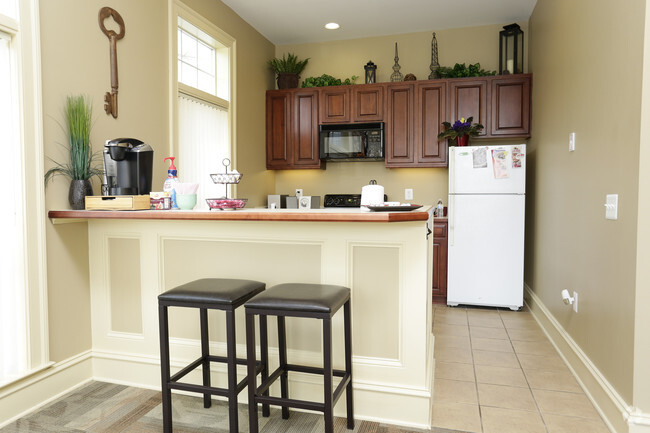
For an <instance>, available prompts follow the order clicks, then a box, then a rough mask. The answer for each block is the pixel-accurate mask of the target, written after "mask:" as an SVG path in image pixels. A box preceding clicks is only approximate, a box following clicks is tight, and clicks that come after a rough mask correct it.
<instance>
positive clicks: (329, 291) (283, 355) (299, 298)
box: [244, 284, 354, 433]
mask: <svg viewBox="0 0 650 433" xmlns="http://www.w3.org/2000/svg"><path fill="white" fill-rule="evenodd" d="M341 306H343V310H344V333H345V371H342V370H334V369H333V368H332V317H333V316H334V314H335V313H336V312H337V311H338V310H339V309H340V308H341ZM244 308H245V310H246V350H247V360H248V412H249V418H250V426H249V429H250V430H249V431H250V432H251V433H258V431H259V427H258V415H257V404H258V403H262V404H271V405H275V406H282V418H283V419H288V418H289V408H290V407H295V408H299V409H307V410H313V411H318V412H323V414H324V418H325V432H326V433H332V432H333V431H334V414H333V409H334V405H335V404H336V402H337V401H338V399H339V397H340V396H341V394H342V393H343V390H344V389H345V390H346V400H347V427H348V429H353V428H354V414H353V408H352V335H351V327H350V314H351V313H350V289H348V288H347V287H342V286H333V285H324V284H279V285H277V286H273V287H271V288H269V289H268V290H265V291H264V292H263V293H260V294H259V295H257V296H255V297H254V298H253V299H251V300H250V301H248V302H246V303H245V304H244ZM256 315H259V316H260V319H261V318H263V317H265V316H276V317H277V321H278V352H279V358H280V363H279V367H278V368H277V369H276V370H275V371H274V372H273V373H270V372H269V374H268V377H264V376H263V377H262V382H261V384H260V386H259V387H257V386H256V377H255V374H254V372H255V329H254V318H255V316H256ZM285 317H311V318H315V319H322V321H323V368H318V367H309V366H303V365H296V364H289V363H287V339H286V328H285ZM263 332H266V330H264V331H262V330H260V340H262V341H261V342H263V341H264V340H265V339H266V336H265V335H264V334H262V333H263ZM264 350H267V348H262V351H264ZM262 356H265V355H262ZM266 359H268V357H267V358H266ZM289 371H296V372H302V373H311V374H320V375H323V379H324V402H323V403H319V402H312V401H305V400H295V399H291V398H289V384H288V382H289V380H288V372H289ZM332 376H337V377H341V378H342V379H341V382H340V383H339V384H338V386H337V387H336V389H334V390H333V386H332ZM278 377H279V378H280V394H281V397H272V396H269V395H268V390H269V387H270V386H271V384H272V383H273V382H274V381H275V380H276V379H278Z"/></svg>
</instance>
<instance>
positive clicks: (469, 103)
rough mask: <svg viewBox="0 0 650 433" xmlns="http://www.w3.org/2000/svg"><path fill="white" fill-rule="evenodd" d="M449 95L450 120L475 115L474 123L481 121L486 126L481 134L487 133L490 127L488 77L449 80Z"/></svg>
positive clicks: (452, 121)
mask: <svg viewBox="0 0 650 433" xmlns="http://www.w3.org/2000/svg"><path fill="white" fill-rule="evenodd" d="M449 96H450V100H449V111H450V116H449V117H450V119H449V122H451V123H454V122H455V121H456V120H459V119H461V118H465V119H467V118H468V117H473V118H474V119H473V122H474V123H480V124H481V125H483V127H484V128H483V130H482V131H481V133H480V134H479V136H484V135H487V133H488V129H489V128H490V125H489V123H488V118H487V101H488V86H487V79H484V80H475V79H465V78H460V79H453V80H449Z"/></svg>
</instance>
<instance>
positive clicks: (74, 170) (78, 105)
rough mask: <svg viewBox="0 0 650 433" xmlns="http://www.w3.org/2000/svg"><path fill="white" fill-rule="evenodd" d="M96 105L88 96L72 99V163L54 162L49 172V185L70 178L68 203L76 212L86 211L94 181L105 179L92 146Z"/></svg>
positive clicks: (69, 101) (67, 110)
mask: <svg viewBox="0 0 650 433" xmlns="http://www.w3.org/2000/svg"><path fill="white" fill-rule="evenodd" d="M92 114H93V110H92V105H91V103H90V101H88V100H87V98H86V97H84V96H68V97H67V98H66V104H65V123H66V133H67V135H68V143H67V146H64V147H66V148H67V151H68V161H66V162H65V163H60V162H56V161H54V160H52V159H51V158H50V160H51V161H52V162H54V164H55V165H54V167H52V168H50V169H49V170H47V172H46V173H45V185H46V186H47V184H48V182H49V181H50V180H51V179H53V178H54V177H55V176H59V175H63V176H64V177H67V178H69V179H70V190H69V193H68V201H69V202H70V206H71V207H72V209H77V210H78V209H84V207H85V197H86V196H87V195H93V188H92V185H91V183H90V179H92V178H93V177H94V176H101V174H102V173H103V170H102V166H101V164H100V165H97V164H96V163H95V158H96V154H94V153H93V151H92V145H91V143H90V129H91V127H92Z"/></svg>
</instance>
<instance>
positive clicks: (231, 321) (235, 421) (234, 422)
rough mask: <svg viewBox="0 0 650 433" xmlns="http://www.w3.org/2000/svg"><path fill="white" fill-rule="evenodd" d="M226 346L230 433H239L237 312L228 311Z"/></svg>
mask: <svg viewBox="0 0 650 433" xmlns="http://www.w3.org/2000/svg"><path fill="white" fill-rule="evenodd" d="M226 346H227V354H226V357H227V359H228V415H229V421H230V433H237V432H239V418H238V415H237V340H236V338H235V312H234V311H226Z"/></svg>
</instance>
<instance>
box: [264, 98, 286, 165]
mask: <svg viewBox="0 0 650 433" xmlns="http://www.w3.org/2000/svg"><path fill="white" fill-rule="evenodd" d="M291 102H292V101H291V93H290V92H286V91H277V90H271V91H268V92H266V168H267V169H269V170H273V169H283V168H289V167H290V165H291V156H292V155H291V146H292V141H291V135H292V133H291Z"/></svg>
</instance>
